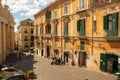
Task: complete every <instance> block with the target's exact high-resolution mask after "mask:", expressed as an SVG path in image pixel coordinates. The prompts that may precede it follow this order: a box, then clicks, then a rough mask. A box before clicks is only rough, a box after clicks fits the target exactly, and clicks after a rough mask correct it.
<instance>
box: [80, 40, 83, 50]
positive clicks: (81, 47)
mask: <svg viewBox="0 0 120 80" xmlns="http://www.w3.org/2000/svg"><path fill="white" fill-rule="evenodd" d="M80 50H84V42H82V41H81V42H80Z"/></svg>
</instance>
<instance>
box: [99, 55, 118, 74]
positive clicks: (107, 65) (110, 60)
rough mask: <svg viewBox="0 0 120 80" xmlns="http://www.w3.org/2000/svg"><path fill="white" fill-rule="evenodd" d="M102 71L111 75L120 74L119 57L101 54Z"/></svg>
mask: <svg viewBox="0 0 120 80" xmlns="http://www.w3.org/2000/svg"><path fill="white" fill-rule="evenodd" d="M100 70H102V71H105V72H109V73H116V72H118V56H117V55H115V54H110V53H107V54H105V53H101V56H100Z"/></svg>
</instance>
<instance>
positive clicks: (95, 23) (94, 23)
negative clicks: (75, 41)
mask: <svg viewBox="0 0 120 80" xmlns="http://www.w3.org/2000/svg"><path fill="white" fill-rule="evenodd" d="M93 27H94V28H93V31H94V32H96V29H97V22H96V15H95V14H94V21H93Z"/></svg>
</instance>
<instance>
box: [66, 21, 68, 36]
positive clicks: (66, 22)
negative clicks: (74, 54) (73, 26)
mask: <svg viewBox="0 0 120 80" xmlns="http://www.w3.org/2000/svg"><path fill="white" fill-rule="evenodd" d="M66 28H67V29H66V30H67V32H66V35H68V22H66Z"/></svg>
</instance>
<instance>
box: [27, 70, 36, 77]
mask: <svg viewBox="0 0 120 80" xmlns="http://www.w3.org/2000/svg"><path fill="white" fill-rule="evenodd" d="M34 75H35V73H34V71H33V70H29V71H28V72H27V77H28V78H29V79H33V78H34Z"/></svg>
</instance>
